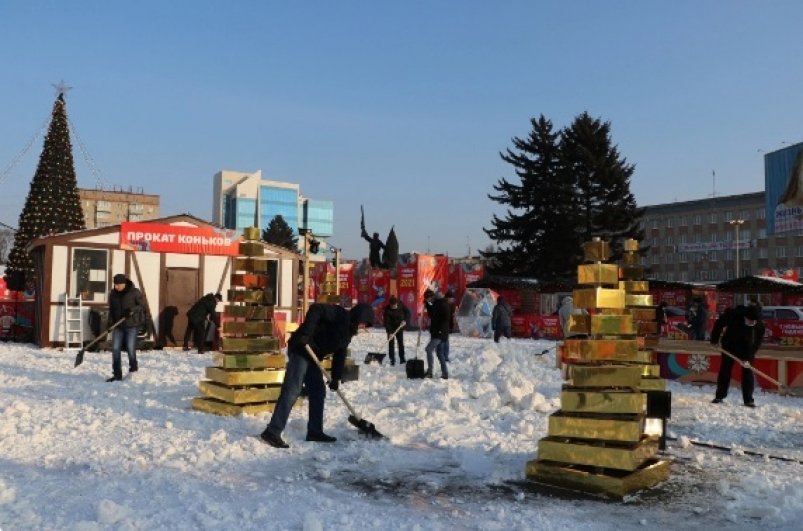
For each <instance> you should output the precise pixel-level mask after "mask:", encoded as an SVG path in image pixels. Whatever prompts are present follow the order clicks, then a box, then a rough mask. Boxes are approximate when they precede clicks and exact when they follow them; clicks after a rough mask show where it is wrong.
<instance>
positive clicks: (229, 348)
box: [192, 227, 286, 415]
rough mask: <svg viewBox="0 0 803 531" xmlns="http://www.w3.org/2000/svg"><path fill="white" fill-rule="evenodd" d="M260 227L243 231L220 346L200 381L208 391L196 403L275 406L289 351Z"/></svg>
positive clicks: (240, 408) (218, 410)
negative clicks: (281, 335) (279, 326)
mask: <svg viewBox="0 0 803 531" xmlns="http://www.w3.org/2000/svg"><path fill="white" fill-rule="evenodd" d="M259 237H260V234H259V229H258V228H256V227H249V228H247V229H245V230H244V231H243V241H242V242H240V255H241V256H240V257H236V258H234V259H233V260H232V274H231V289H230V290H229V292H228V299H227V304H226V306H225V308H224V311H223V315H224V316H225V317H226V319H224V321H223V324H222V334H221V340H220V351H219V352H216V353H215V354H214V356H213V366H212V367H207V368H206V378H208V379H207V380H202V381H201V382H199V383H198V388H199V389H200V391H201V393H202V394H203V395H204V396H200V397H196V398H193V400H192V407H193V409H198V410H200V411H206V412H208V413H215V414H218V415H239V414H241V413H250V414H255V413H261V412H263V411H272V410H273V407H274V405H275V403H276V401H277V400H278V399H279V390H280V389H281V385H282V381H283V380H284V368H285V361H286V360H285V356H284V354H282V353H281V351H280V349H279V348H280V347H279V340H278V338H276V337H274V335H273V306H272V305H271V301H272V300H273V294H272V293H271V291H270V290H272V289H273V288H272V286H273V282H272V279H271V278H270V276H269V267H268V266H269V261H268V260H267V259H265V258H263V257H264V250H265V248H264V246H263V245H262V243H261V242H260V241H259Z"/></svg>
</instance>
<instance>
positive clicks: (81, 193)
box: [78, 188, 160, 229]
mask: <svg viewBox="0 0 803 531" xmlns="http://www.w3.org/2000/svg"><path fill="white" fill-rule="evenodd" d="M78 197H79V198H80V200H81V209H82V210H83V211H84V220H85V221H86V228H88V229H95V228H99V227H108V226H111V225H117V224H119V223H122V222H123V221H146V220H151V219H157V218H159V217H160V214H159V196H158V195H152V194H145V193H142V189H138V190H136V191H135V190H134V189H133V188H129V189H128V190H123V189H112V190H104V189H101V188H97V189H90V188H79V189H78Z"/></svg>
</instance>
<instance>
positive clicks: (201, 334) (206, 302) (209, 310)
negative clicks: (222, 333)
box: [184, 293, 223, 354]
mask: <svg viewBox="0 0 803 531" xmlns="http://www.w3.org/2000/svg"><path fill="white" fill-rule="evenodd" d="M222 300H223V295H221V294H220V293H215V294H214V295H213V294H211V293H207V294H206V295H204V296H203V297H201V298H200V299H198V302H196V303H195V304H193V305H192V308H190V309H189V311H188V312H187V330H186V331H185V332H184V350H190V347H189V342H190V334H192V340H193V341H194V342H195V348H197V349H198V354H203V353H204V352H206V319H207V317H209V320H210V321H212V324H214V325H215V328H218V327H220V319H219V318H218V316H217V303H218V302H220V301H222Z"/></svg>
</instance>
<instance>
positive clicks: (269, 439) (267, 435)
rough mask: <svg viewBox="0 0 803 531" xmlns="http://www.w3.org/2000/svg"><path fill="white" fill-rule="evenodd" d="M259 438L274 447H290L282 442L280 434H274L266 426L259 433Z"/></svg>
mask: <svg viewBox="0 0 803 531" xmlns="http://www.w3.org/2000/svg"><path fill="white" fill-rule="evenodd" d="M259 438H260V439H262V440H263V441H265V442H266V443H268V444H269V445H271V446H273V447H274V448H290V445H289V444H287V443H286V442H284V439H282V437H281V435H276V434H275V433H273V432H272V431H270V430H269V429H267V428H265V431H263V432H262V433H261V434H260V435H259Z"/></svg>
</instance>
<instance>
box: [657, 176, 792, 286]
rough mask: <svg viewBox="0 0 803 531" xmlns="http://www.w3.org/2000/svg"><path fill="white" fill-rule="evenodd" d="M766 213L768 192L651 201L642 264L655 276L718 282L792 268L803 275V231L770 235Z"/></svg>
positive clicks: (776, 272) (661, 278)
mask: <svg viewBox="0 0 803 531" xmlns="http://www.w3.org/2000/svg"><path fill="white" fill-rule="evenodd" d="M765 215H766V204H765V193H764V192H755V193H750V194H740V195H731V196H723V197H713V198H706V199H699V200H694V201H679V202H675V203H666V204H661V205H651V206H647V207H646V210H645V213H644V218H643V220H642V224H643V225H642V226H643V228H644V234H645V239H644V242H643V245H645V246H649V250H648V251H647V254H646V255H645V256H643V257H642V264H643V265H645V266H646V267H648V268H649V271H650V274H649V277H650V278H653V279H659V280H669V281H684V282H711V283H715V282H722V281H725V280H730V279H732V278H736V277H743V276H746V275H759V274H766V273H767V272H768V270H772V272H773V273H774V274H781V273H782V272H783V271H785V270H789V269H795V270H796V271H797V273H798V275H799V276H800V277H801V278H803V267H801V265H803V231H790V232H784V233H777V234H774V235H770V236H768V235H767V229H766V220H765ZM737 241H738V245H737ZM737 259H738V262H737Z"/></svg>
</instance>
